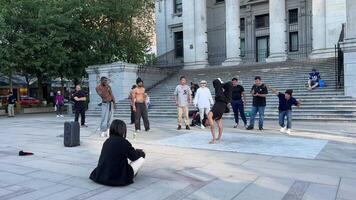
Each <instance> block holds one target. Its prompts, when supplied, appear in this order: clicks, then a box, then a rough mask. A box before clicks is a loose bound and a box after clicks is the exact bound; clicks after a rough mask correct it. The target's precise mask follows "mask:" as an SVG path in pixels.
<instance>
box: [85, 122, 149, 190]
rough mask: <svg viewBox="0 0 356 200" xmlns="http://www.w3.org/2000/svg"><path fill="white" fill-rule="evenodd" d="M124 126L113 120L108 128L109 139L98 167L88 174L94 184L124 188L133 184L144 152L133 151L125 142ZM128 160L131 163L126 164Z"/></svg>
mask: <svg viewBox="0 0 356 200" xmlns="http://www.w3.org/2000/svg"><path fill="white" fill-rule="evenodd" d="M126 132H127V128H126V124H125V122H123V121H122V120H118V119H115V120H114V121H113V122H112V123H111V126H110V132H109V134H110V137H109V138H108V139H107V140H106V141H105V142H104V144H103V147H102V150H101V154H100V158H99V162H98V166H97V167H96V168H95V169H94V171H93V172H92V173H91V174H90V177H89V178H90V179H91V180H93V181H94V182H96V183H99V184H103V185H108V186H126V185H130V184H132V183H133V178H134V176H136V174H137V172H138V170H139V169H140V168H141V167H142V165H143V163H144V161H145V159H144V158H145V157H146V155H145V152H144V151H143V150H141V149H134V148H133V147H132V145H131V143H130V142H129V141H128V140H126ZM127 159H129V160H130V161H131V163H130V164H129V163H128V160H127Z"/></svg>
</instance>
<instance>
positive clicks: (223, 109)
mask: <svg viewBox="0 0 356 200" xmlns="http://www.w3.org/2000/svg"><path fill="white" fill-rule="evenodd" d="M254 80H255V83H254V85H253V86H252V88H251V90H250V91H249V94H250V95H248V94H246V92H245V88H244V87H243V86H242V85H241V84H239V80H238V79H237V78H232V79H231V81H230V80H229V81H228V82H226V83H224V82H223V81H222V80H221V79H220V78H218V79H215V80H213V81H212V84H213V87H214V92H215V98H213V96H212V94H211V91H210V89H209V88H208V82H207V81H206V80H201V81H200V85H198V84H196V83H193V82H191V85H190V86H188V85H187V78H186V77H185V76H181V77H180V78H179V84H178V85H177V86H176V88H175V90H174V93H173V96H174V99H175V103H176V107H177V130H181V129H182V126H183V122H184V125H185V129H186V130H190V129H191V127H190V119H189V107H190V106H191V105H193V106H194V107H195V108H196V109H197V111H196V115H198V116H200V117H199V126H200V128H201V129H204V128H206V127H207V126H210V131H211V135H212V139H211V141H210V142H209V143H210V144H214V143H216V142H218V143H220V142H221V140H222V135H223V128H224V126H223V121H222V119H223V115H224V114H225V113H228V112H230V107H231V108H232V111H233V113H234V122H235V123H234V126H233V127H234V128H238V127H239V126H240V119H239V117H241V120H242V122H243V127H244V128H245V129H247V130H252V129H254V123H255V117H256V115H257V113H258V114H259V123H258V128H259V130H263V125H264V112H265V107H266V104H267V102H266V97H267V94H268V91H269V90H270V91H272V92H273V94H275V95H276V96H277V97H278V100H279V106H278V111H279V126H280V131H281V132H283V133H287V134H290V133H291V128H292V107H293V106H296V107H298V108H299V107H300V102H299V101H298V100H296V99H295V98H294V97H293V90H292V89H287V90H286V91H285V92H284V93H281V92H279V91H278V90H277V89H275V88H273V87H272V86H271V85H268V84H265V83H263V82H262V78H261V77H260V76H256V77H255V78H254ZM320 81H321V78H320V74H319V73H318V72H317V71H316V70H315V69H313V71H312V72H311V73H310V74H309V79H308V83H307V84H308V89H309V90H313V89H315V88H316V87H318V86H320ZM96 92H97V94H98V96H100V98H101V103H100V105H101V121H100V132H101V136H102V137H108V138H107V139H106V141H105V142H104V144H103V147H102V151H101V154H100V157H99V161H98V165H97V167H96V168H95V169H94V170H93V172H92V173H91V175H90V179H92V180H93V181H95V182H97V183H100V184H104V185H110V186H125V185H129V184H131V183H133V178H134V177H135V176H136V174H137V173H138V171H139V169H140V168H141V167H142V165H143V163H144V161H145V156H146V155H145V152H144V151H143V150H142V149H135V148H134V147H133V146H132V144H131V143H130V142H129V141H128V140H127V139H126V135H127V127H126V124H125V122H123V121H122V120H118V119H115V120H114V117H113V116H114V110H115V108H116V103H115V97H114V94H113V91H112V89H111V87H110V85H109V80H108V78H106V77H102V78H101V79H100V84H99V85H98V86H97V87H96ZM249 96H251V98H252V106H251V111H250V120H249V123H248V121H247V118H246V112H245V107H246V104H247V98H249ZM128 98H129V99H130V107H131V109H130V110H131V117H130V119H131V124H134V126H135V131H134V134H133V136H134V138H136V135H137V133H139V132H140V131H141V125H140V121H141V118H142V119H143V125H144V129H145V131H146V132H149V131H150V122H149V119H148V110H149V107H150V99H149V96H148V94H147V93H146V89H145V87H144V83H143V80H142V79H141V78H137V80H136V84H135V85H133V86H132V88H131V91H130V94H129V96H128ZM71 99H72V101H73V102H74V110H75V119H74V120H75V121H76V122H78V121H79V117H80V118H81V121H80V124H81V126H82V127H87V126H86V124H85V102H86V101H87V94H86V93H85V92H84V91H82V90H81V86H80V85H76V87H75V92H74V93H73V94H72V95H71ZM8 102H9V106H8V112H9V116H11V117H12V116H14V106H15V104H16V98H15V96H14V95H13V94H10V95H9V97H8ZM63 106H64V97H63V95H62V94H61V92H57V95H56V98H55V108H56V111H57V112H56V113H57V117H63V114H62V108H63ZM285 121H287V123H286V124H285ZM215 126H217V127H218V135H216V130H215Z"/></svg>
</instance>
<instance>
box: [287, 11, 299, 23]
mask: <svg viewBox="0 0 356 200" xmlns="http://www.w3.org/2000/svg"><path fill="white" fill-rule="evenodd" d="M288 14H289V24H295V23H298V9H293V10H289V11H288Z"/></svg>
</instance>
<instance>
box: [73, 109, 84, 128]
mask: <svg viewBox="0 0 356 200" xmlns="http://www.w3.org/2000/svg"><path fill="white" fill-rule="evenodd" d="M79 114H80V125H84V124H85V108H84V107H77V108H75V118H74V121H76V122H78V120H79Z"/></svg>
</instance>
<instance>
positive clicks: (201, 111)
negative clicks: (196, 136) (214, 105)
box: [199, 108, 210, 122]
mask: <svg viewBox="0 0 356 200" xmlns="http://www.w3.org/2000/svg"><path fill="white" fill-rule="evenodd" d="M209 112H210V108H199V115H200V121H201V122H203V119H204V114H206V116H208V114H209Z"/></svg>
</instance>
